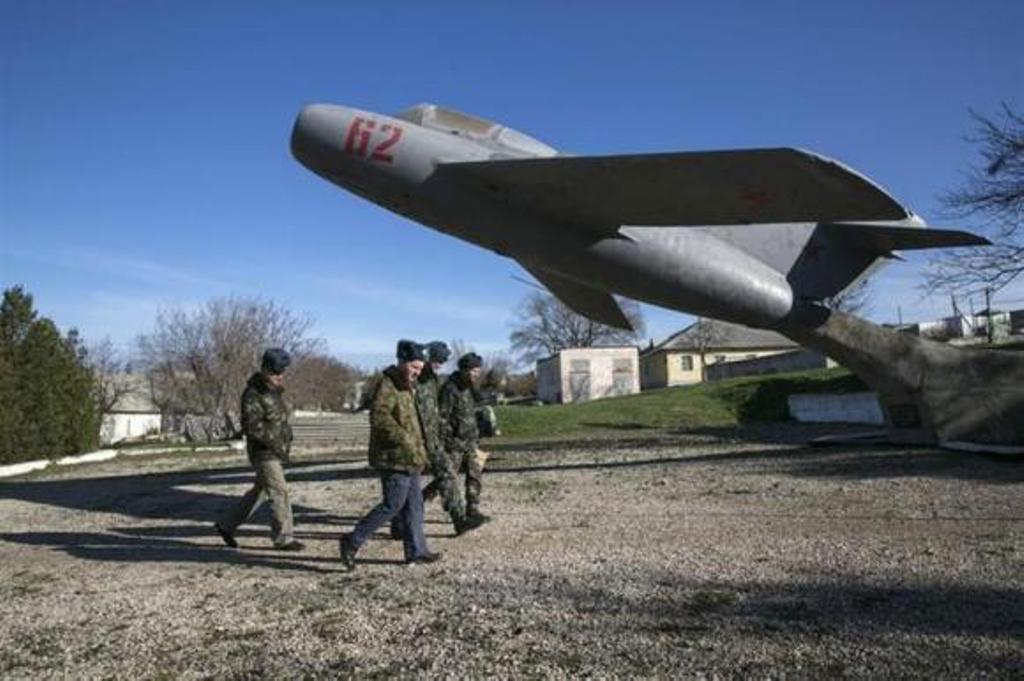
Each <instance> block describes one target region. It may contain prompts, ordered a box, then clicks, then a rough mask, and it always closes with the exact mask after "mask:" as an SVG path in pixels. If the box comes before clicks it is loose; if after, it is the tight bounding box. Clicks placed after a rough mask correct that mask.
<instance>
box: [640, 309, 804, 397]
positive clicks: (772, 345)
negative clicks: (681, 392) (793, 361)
mask: <svg viewBox="0 0 1024 681" xmlns="http://www.w3.org/2000/svg"><path fill="white" fill-rule="evenodd" d="M799 347H800V346H799V345H797V344H796V343H794V342H793V341H791V340H789V339H788V338H786V337H785V336H783V335H780V334H778V333H775V332H774V331H765V330H762V329H751V328H749V327H746V326H741V325H739V324H729V323H727V322H720V321H716V320H713V319H702V320H700V321H698V322H695V323H693V324H691V325H690V326H688V327H686V328H685V329H683V330H682V331H680V332H678V333H676V334H673V335H671V336H669V337H668V338H666V339H665V340H664V341H662V342H661V343H659V344H657V345H651V346H650V347H648V348H647V349H646V350H644V351H643V352H642V353H640V385H641V386H642V387H643V389H644V390H648V389H651V388H665V387H669V386H673V385H688V384H691V383H700V382H701V381H702V380H704V378H705V377H704V376H702V372H701V355H703V357H704V363H705V365H707V366H710V365H713V364H719V363H722V362H733V361H738V360H752V359H757V358H759V357H766V356H769V355H777V354H780V353H784V352H792V351H793V350H796V349H798V348H799Z"/></svg>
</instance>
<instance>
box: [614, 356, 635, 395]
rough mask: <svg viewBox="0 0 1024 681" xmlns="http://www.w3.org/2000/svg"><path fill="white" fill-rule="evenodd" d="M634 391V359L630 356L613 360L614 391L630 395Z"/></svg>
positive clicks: (618, 393) (617, 393)
mask: <svg viewBox="0 0 1024 681" xmlns="http://www.w3.org/2000/svg"><path fill="white" fill-rule="evenodd" d="M631 392H633V360H631V359H629V358H628V357H623V358H620V359H613V360H612V393H613V394H615V395H628V394H630V393H631Z"/></svg>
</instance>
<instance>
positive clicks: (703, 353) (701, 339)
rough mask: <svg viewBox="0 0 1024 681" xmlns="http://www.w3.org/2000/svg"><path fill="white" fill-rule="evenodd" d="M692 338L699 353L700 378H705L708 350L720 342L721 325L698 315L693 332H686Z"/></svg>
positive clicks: (721, 338) (721, 336) (703, 379)
mask: <svg viewBox="0 0 1024 681" xmlns="http://www.w3.org/2000/svg"><path fill="white" fill-rule="evenodd" d="M687 335H688V336H689V337H690V338H692V339H693V347H694V349H695V350H696V351H697V354H699V355H700V380H701V381H705V380H707V375H706V373H707V368H708V360H707V355H708V350H710V349H711V348H714V347H716V346H718V345H720V344H721V342H722V340H723V338H724V336H723V334H722V330H721V327H720V326H718V324H717V322H715V320H713V319H704V318H703V317H699V318H698V319H697V321H696V323H695V324H694V326H693V332H692V333H688V334H687Z"/></svg>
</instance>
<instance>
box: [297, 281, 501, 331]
mask: <svg viewBox="0 0 1024 681" xmlns="http://www.w3.org/2000/svg"><path fill="white" fill-rule="evenodd" d="M312 281H313V283H314V284H315V285H317V286H321V287H323V288H325V289H327V290H329V291H331V292H332V293H335V294H338V295H343V296H347V297H349V298H354V299H358V300H363V301H366V302H371V303H380V304H383V305H387V306H388V307H389V308H391V309H393V310H400V311H403V312H409V313H416V314H424V313H425V312H429V314H430V315H431V316H437V317H443V318H445V319H449V320H454V321H460V322H468V323H474V324H495V323H504V322H505V321H506V320H507V319H508V316H509V310H508V309H507V308H505V307H498V306H494V305H480V304H479V303H471V302H465V301H459V300H455V299H454V298H453V296H452V294H451V293H440V292H437V291H424V290H422V289H416V288H404V287H398V286H392V285H388V284H381V283H380V282H375V281H370V280H365V279H359V280H356V279H346V278H341V277H313V278H312Z"/></svg>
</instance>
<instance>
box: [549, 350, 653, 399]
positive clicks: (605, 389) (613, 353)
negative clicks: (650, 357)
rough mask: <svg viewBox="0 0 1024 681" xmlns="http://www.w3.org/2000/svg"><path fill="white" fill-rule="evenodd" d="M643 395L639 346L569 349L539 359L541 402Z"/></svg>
mask: <svg viewBox="0 0 1024 681" xmlns="http://www.w3.org/2000/svg"><path fill="white" fill-rule="evenodd" d="M638 392H640V376H639V354H638V352H637V349H636V348H635V347H632V346H629V347H614V348H567V349H565V350H561V351H560V352H557V353H555V354H554V355H551V356H550V357H545V358H544V359H539V360H537V399H539V400H541V401H543V402H549V403H552V402H553V403H569V402H585V401H587V400H596V399H600V398H602V397H612V396H614V395H630V394H633V393H638Z"/></svg>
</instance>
